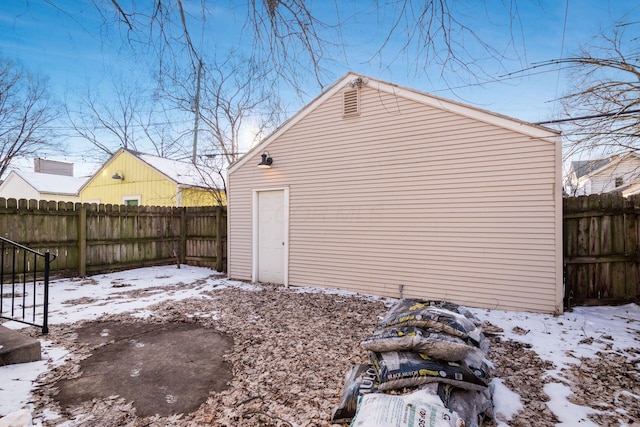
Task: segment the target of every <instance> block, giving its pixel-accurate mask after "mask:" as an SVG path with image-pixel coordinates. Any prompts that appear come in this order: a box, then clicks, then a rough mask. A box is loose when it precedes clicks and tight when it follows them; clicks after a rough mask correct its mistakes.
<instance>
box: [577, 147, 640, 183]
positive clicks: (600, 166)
mask: <svg viewBox="0 0 640 427" xmlns="http://www.w3.org/2000/svg"><path fill="white" fill-rule="evenodd" d="M630 158H636V159H640V154H638V153H637V152H635V151H630V152H628V153H625V154H617V155H615V156H611V157H607V158H606V159H595V160H583V161H574V162H571V167H572V168H573V170H574V171H575V172H576V177H577V178H581V177H592V176H594V175H599V174H601V173H604V172H606V171H607V170H609V169H611V168H615V167H616V166H617V165H619V164H620V163H622V162H624V161H625V160H627V159H630ZM578 172H580V174H578Z"/></svg>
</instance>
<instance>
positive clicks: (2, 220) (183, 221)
mask: <svg viewBox="0 0 640 427" xmlns="http://www.w3.org/2000/svg"><path fill="white" fill-rule="evenodd" d="M226 219H227V218H226V208H224V207H220V206H205V207H158V206H125V205H102V204H101V205H97V204H88V203H84V204H81V203H72V202H52V201H36V200H24V199H20V200H16V199H4V198H0V234H1V235H2V237H5V238H7V239H10V240H13V241H16V242H19V243H20V244H21V245H24V246H28V247H30V248H33V249H35V250H37V251H40V252H45V251H49V252H51V253H52V254H54V255H56V260H55V262H54V263H52V264H51V271H52V272H57V273H60V274H65V275H79V276H84V275H86V274H87V273H98V272H106V271H112V270H122V269H127V268H137V267H144V266H150V265H163V264H170V263H181V264H190V265H198V266H204V267H210V268H214V269H216V270H218V271H226V230H227V224H226Z"/></svg>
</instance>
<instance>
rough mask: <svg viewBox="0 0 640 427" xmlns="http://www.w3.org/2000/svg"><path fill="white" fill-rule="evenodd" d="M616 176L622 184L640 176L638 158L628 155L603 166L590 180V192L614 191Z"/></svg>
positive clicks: (639, 161) (639, 160)
mask: <svg viewBox="0 0 640 427" xmlns="http://www.w3.org/2000/svg"><path fill="white" fill-rule="evenodd" d="M618 177H619V178H622V180H623V185H626V184H629V183H630V182H633V181H635V180H637V179H638V177H640V159H638V158H637V157H635V156H633V157H628V158H626V159H624V160H622V161H620V163H618V164H615V165H611V166H610V167H606V168H604V170H603V171H602V172H601V173H595V174H594V175H593V178H592V180H591V193H606V192H609V191H614V190H615V189H616V178H618Z"/></svg>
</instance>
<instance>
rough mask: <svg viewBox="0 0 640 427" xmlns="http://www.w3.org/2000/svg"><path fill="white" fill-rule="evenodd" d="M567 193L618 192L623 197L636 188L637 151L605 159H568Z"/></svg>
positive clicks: (639, 182)
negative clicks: (569, 161)
mask: <svg viewBox="0 0 640 427" xmlns="http://www.w3.org/2000/svg"><path fill="white" fill-rule="evenodd" d="M569 187H570V189H571V190H570V191H569V195H571V196H584V195H588V194H600V193H611V192H614V191H620V192H622V195H623V196H625V197H627V196H629V195H631V194H637V193H639V192H640V153H637V152H635V151H631V152H628V153H626V154H618V155H616V156H612V157H608V158H605V159H596V160H583V161H574V162H571V170H570V171H569Z"/></svg>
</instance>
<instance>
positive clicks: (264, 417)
mask: <svg viewBox="0 0 640 427" xmlns="http://www.w3.org/2000/svg"><path fill="white" fill-rule="evenodd" d="M184 286H190V285H189V284H185V285H184ZM122 291H123V293H124V292H127V290H126V288H125V289H123V290H122ZM153 291H154V292H156V291H159V289H153ZM146 292H147V291H145V292H140V291H130V292H129V293H130V294H131V295H133V294H135V295H136V296H138V297H143V296H144V294H145V293H146ZM131 295H129V296H131ZM146 311H150V312H151V313H152V314H151V316H150V317H148V318H146V319H139V318H135V317H133V316H131V315H130V314H135V313H130V314H118V315H107V316H104V317H103V318H102V319H100V320H105V321H106V320H110V321H111V320H115V321H128V322H131V321H143V322H159V323H164V322H187V323H192V322H193V323H198V324H201V325H203V326H206V327H211V328H214V329H216V330H218V331H220V332H223V333H226V334H228V335H230V336H231V337H232V338H233V340H234V346H233V350H232V351H231V352H230V353H229V354H227V355H226V360H227V361H229V362H230V363H231V364H232V365H233V374H234V377H233V379H232V380H231V382H230V387H229V389H227V390H226V391H223V392H221V393H210V394H209V396H208V398H207V400H206V402H205V403H204V404H203V405H201V406H200V408H199V409H198V410H197V411H195V412H193V413H190V414H184V415H175V416H172V417H157V416H156V417H148V418H140V417H137V416H136V415H135V411H133V410H132V407H131V405H130V402H124V401H123V400H122V399H118V398H117V397H114V398H112V399H107V400H102V401H92V402H85V403H84V404H83V405H81V406H79V407H77V408H74V409H73V410H72V411H64V410H63V409H61V408H59V407H57V406H56V403H55V401H54V400H53V399H52V398H51V396H52V394H53V393H55V392H56V391H55V388H54V385H55V380H57V379H59V378H67V377H73V376H77V375H81V373H80V372H78V369H77V367H78V365H79V361H80V360H81V359H82V358H84V357H87V356H88V355H89V354H91V351H92V348H91V346H87V345H84V346H82V345H79V344H78V342H77V341H76V340H75V333H74V329H76V328H77V327H78V326H79V325H77V324H72V325H64V327H52V328H51V333H50V335H49V336H48V337H47V339H48V340H51V341H53V342H54V344H55V345H57V346H62V347H65V348H67V349H68V350H69V352H70V359H69V361H67V362H66V363H65V364H63V365H62V366H59V367H57V368H54V369H51V370H50V371H49V372H47V373H46V374H45V375H43V376H42V377H41V378H40V379H39V381H40V384H41V385H40V387H39V388H38V389H37V390H36V392H35V393H34V402H33V405H34V408H35V412H34V416H35V417H39V416H40V417H41V419H42V414H43V413H44V411H45V410H47V409H48V410H50V411H53V412H57V413H58V414H60V418H58V419H55V420H54V419H48V420H46V421H45V422H44V425H46V426H56V425H59V424H62V423H65V422H68V421H71V422H70V424H68V425H101V426H106V425H113V426H116V425H118V426H129V427H138V426H148V427H156V426H157V427H160V426H175V427H187V426H189V427H191V426H202V425H208V426H234V427H235V426H242V427H254V426H255V427H258V426H261V427H263V426H275V427H293V426H295V427H327V426H330V425H331V424H330V417H331V411H332V409H333V408H334V407H335V406H336V405H337V404H338V402H339V401H340V397H341V394H342V387H343V382H344V375H345V373H346V372H347V371H348V370H349V369H350V368H351V366H353V365H354V364H356V363H366V362H367V359H366V358H367V354H368V353H367V351H364V350H363V349H362V348H361V347H360V342H361V341H362V340H363V339H364V338H365V337H367V336H368V335H369V334H370V333H371V331H372V330H373V329H374V328H375V325H376V324H377V323H378V322H379V321H380V316H381V315H383V314H384V313H385V312H386V311H387V307H386V306H385V304H384V302H383V301H382V300H378V299H371V298H364V297H361V296H357V295H346V294H328V293H311V292H300V291H299V290H296V289H295V288H283V287H281V286H271V285H262V286H261V288H259V290H245V289H240V288H233V287H229V288H223V289H212V290H211V291H208V292H206V293H205V297H204V298H192V299H188V300H182V301H170V302H166V303H162V304H158V305H156V306H154V307H150V308H147V309H146ZM203 313H208V314H206V315H203ZM211 313H215V316H212V315H211ZM94 320H95V319H94ZM481 320H482V319H481ZM482 329H483V331H484V332H485V334H486V335H487V336H488V338H489V339H490V342H491V346H490V352H489V355H488V359H489V360H491V361H492V362H493V364H494V368H493V373H494V375H495V376H496V377H499V378H502V379H503V380H504V384H505V385H506V386H507V387H508V388H509V389H511V390H513V391H514V392H516V393H517V394H519V395H520V397H521V400H522V403H523V405H524V409H523V410H522V411H520V412H519V413H518V414H516V416H515V417H514V419H513V420H511V421H509V422H508V423H509V425H512V426H552V425H554V424H556V423H557V422H559V421H558V419H557V418H556V417H555V415H554V414H553V413H552V412H551V411H550V410H549V408H548V407H547V405H546V402H547V401H548V400H549V397H548V396H547V395H546V394H545V393H544V391H543V387H544V385H545V384H546V383H548V382H550V381H555V380H552V379H550V378H549V377H548V375H547V374H546V373H547V371H549V370H553V369H555V367H554V366H553V365H552V364H551V363H550V362H546V361H543V360H541V359H540V358H539V357H538V355H537V354H536V353H534V352H533V351H532V350H531V348H530V346H529V345H527V344H522V343H518V342H515V341H507V340H503V339H502V337H501V333H502V330H501V329H500V328H499V327H496V326H494V325H490V324H486V323H485V324H484V325H483V326H482ZM514 332H516V333H518V332H519V333H521V334H526V333H527V332H529V331H528V330H527V329H523V328H521V327H517V329H516V330H514ZM602 339H608V338H607V337H605V336H603V337H602ZM582 345H591V343H590V342H585V343H583V344H582ZM638 355H639V354H638V352H634V351H633V350H631V349H630V350H629V351H628V352H626V353H625V354H614V355H612V354H602V355H601V357H600V358H598V359H582V360H581V363H580V365H576V366H572V367H571V368H570V369H566V370H563V371H562V372H561V373H560V374H561V375H562V376H564V378H566V379H567V382H570V384H571V387H572V391H573V393H574V395H573V397H572V398H571V399H572V401H573V403H575V404H578V405H586V406H590V407H594V408H596V407H597V408H601V409H602V410H603V412H602V413H601V414H597V415H593V420H594V422H597V423H598V424H600V425H619V424H620V423H623V422H626V423H628V424H631V423H632V420H636V419H640V410H639V409H638V408H640V402H638V396H640V389H639V387H640V377H639V376H638V375H639V372H640V367H639V366H638ZM634 360H635V362H633V361H634ZM486 425H487V426H491V425H495V424H493V423H489V424H486Z"/></svg>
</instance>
